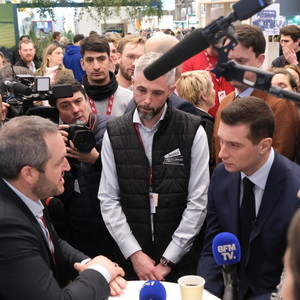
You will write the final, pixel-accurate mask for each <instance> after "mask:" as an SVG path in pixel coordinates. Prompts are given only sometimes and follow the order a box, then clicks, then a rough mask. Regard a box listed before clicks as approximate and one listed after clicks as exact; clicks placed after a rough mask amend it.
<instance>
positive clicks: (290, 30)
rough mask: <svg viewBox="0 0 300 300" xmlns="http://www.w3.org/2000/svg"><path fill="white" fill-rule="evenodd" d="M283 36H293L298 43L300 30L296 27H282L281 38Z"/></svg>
mask: <svg viewBox="0 0 300 300" xmlns="http://www.w3.org/2000/svg"><path fill="white" fill-rule="evenodd" d="M281 35H289V36H291V38H292V40H293V41H294V42H296V41H297V40H298V39H300V28H299V27H298V26H296V25H288V26H285V27H282V28H281V29H280V36H281Z"/></svg>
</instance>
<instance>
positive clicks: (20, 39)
mask: <svg viewBox="0 0 300 300" xmlns="http://www.w3.org/2000/svg"><path fill="white" fill-rule="evenodd" d="M24 38H27V39H29V40H30V37H29V35H21V36H20V37H19V41H22V40H23V39H24Z"/></svg>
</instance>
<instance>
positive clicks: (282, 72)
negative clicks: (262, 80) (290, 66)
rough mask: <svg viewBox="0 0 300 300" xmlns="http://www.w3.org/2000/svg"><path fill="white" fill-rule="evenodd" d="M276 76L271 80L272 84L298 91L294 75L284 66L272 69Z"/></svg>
mask: <svg viewBox="0 0 300 300" xmlns="http://www.w3.org/2000/svg"><path fill="white" fill-rule="evenodd" d="M272 72H273V73H274V76H273V78H272V80H271V85H273V86H278V87H279V88H281V89H284V90H287V91H291V92H298V86H297V83H296V80H295V78H294V76H293V75H292V74H291V73H290V72H289V71H288V70H286V69H284V68H275V69H272Z"/></svg>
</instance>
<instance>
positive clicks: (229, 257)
mask: <svg viewBox="0 0 300 300" xmlns="http://www.w3.org/2000/svg"><path fill="white" fill-rule="evenodd" d="M212 251H213V255H214V259H215V261H216V263H217V264H218V265H221V266H222V274H223V280H224V287H225V288H224V294H223V300H238V290H237V263H238V262H239V261H240V260H241V247H240V243H239V241H238V239H237V237H236V236H235V235H234V234H232V233H230V232H222V233H220V234H218V235H216V236H215V238H214V239H213V242H212Z"/></svg>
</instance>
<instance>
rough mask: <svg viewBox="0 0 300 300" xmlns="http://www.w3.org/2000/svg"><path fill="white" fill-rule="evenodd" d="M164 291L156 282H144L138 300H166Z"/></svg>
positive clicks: (161, 285) (159, 283)
mask: <svg viewBox="0 0 300 300" xmlns="http://www.w3.org/2000/svg"><path fill="white" fill-rule="evenodd" d="M166 297H167V293H166V289H165V287H164V286H163V284H162V283H161V282H159V281H158V280H148V281H146V282H145V283H144V284H143V286H142V289H141V291H140V297H139V300H166Z"/></svg>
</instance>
